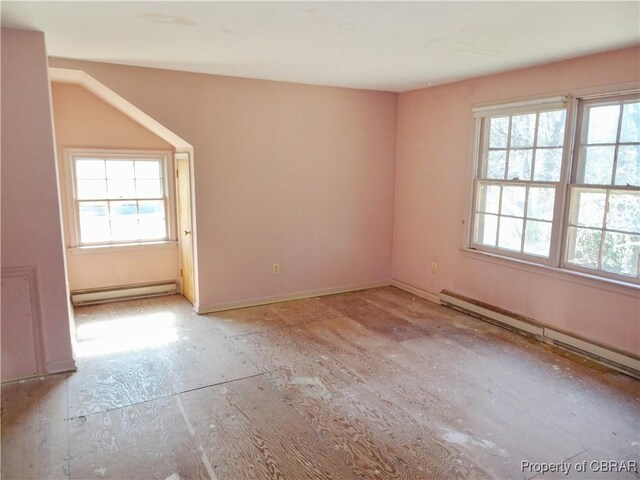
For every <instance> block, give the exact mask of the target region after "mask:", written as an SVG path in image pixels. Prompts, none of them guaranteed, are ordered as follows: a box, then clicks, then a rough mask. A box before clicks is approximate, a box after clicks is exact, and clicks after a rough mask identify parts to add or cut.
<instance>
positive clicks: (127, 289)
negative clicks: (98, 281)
mask: <svg viewBox="0 0 640 480" xmlns="http://www.w3.org/2000/svg"><path fill="white" fill-rule="evenodd" d="M177 291H178V288H177V284H176V282H175V281H174V280H167V281H164V282H153V283H138V284H134V285H121V286H116V287H105V288H92V289H87V290H75V291H73V292H71V303H72V304H73V305H74V306H80V305H94V304H98V303H107V302H117V301H120V300H131V299H134V298H143V297H154V296H158V295H172V294H174V293H176V292H177Z"/></svg>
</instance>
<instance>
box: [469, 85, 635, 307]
mask: <svg viewBox="0 0 640 480" xmlns="http://www.w3.org/2000/svg"><path fill="white" fill-rule="evenodd" d="M626 87H630V85H629V84H627V85H624V86H623V88H620V89H616V90H615V91H598V92H593V91H591V92H584V94H580V93H581V92H578V94H576V95H562V96H556V97H548V98H541V99H538V100H535V99H532V100H531V99H529V100H523V101H516V102H512V103H507V104H505V103H502V104H495V105H483V106H474V107H473V108H472V112H473V114H474V118H475V122H474V129H473V142H472V145H473V154H472V156H471V157H472V162H471V169H470V176H469V177H470V182H469V183H467V185H468V187H467V199H466V202H465V203H466V209H465V213H464V219H463V222H462V223H463V226H464V228H463V231H464V240H463V245H462V248H461V250H462V252H463V254H465V255H467V254H469V255H470V256H471V257H474V256H478V257H479V258H482V257H484V258H486V259H487V260H489V261H492V262H497V263H499V264H502V265H505V264H506V265H509V263H511V264H512V265H513V267H514V268H521V269H522V268H523V267H524V269H525V270H527V271H533V272H536V271H537V272H545V273H547V274H549V273H550V274H551V275H552V276H554V277H556V278H568V279H571V277H573V278H576V279H579V280H582V279H584V280H586V281H587V283H588V284H591V282H595V283H599V284H602V285H607V286H610V287H612V289H613V290H614V291H620V289H622V291H629V290H628V289H629V288H630V289H631V291H633V292H635V291H637V290H640V278H635V279H634V278H630V277H625V276H623V275H616V274H611V275H608V272H602V271H600V270H593V269H587V268H580V267H578V266H575V265H571V266H568V265H567V264H566V261H565V259H566V249H567V248H566V246H567V239H566V236H567V228H566V226H567V224H568V215H569V203H570V201H571V198H570V195H569V190H570V188H571V184H570V180H571V179H572V178H570V177H571V175H575V173H574V172H576V166H575V165H574V162H577V161H578V159H577V157H576V155H574V150H575V145H574V142H575V140H576V138H577V135H576V128H577V126H578V101H579V100H580V101H582V102H591V101H592V100H595V99H598V100H601V99H605V98H607V97H614V96H615V97H621V96H625V95H638V93H639V92H640V90H638V89H637V88H626ZM559 101H564V102H566V109H567V114H566V125H565V139H564V141H565V144H564V151H563V156H562V169H561V175H560V182H559V184H558V185H559V188H558V192H557V194H558V197H559V198H556V204H555V207H554V217H553V227H552V228H553V230H552V238H551V247H550V253H549V258H548V259H544V258H543V257H536V256H531V255H527V254H523V253H520V252H510V251H508V250H503V249H499V248H492V247H487V246H486V245H477V244H474V243H473V227H474V220H475V219H474V212H475V206H476V201H477V184H478V180H479V178H478V169H479V168H480V160H481V153H482V152H481V151H480V147H481V145H482V142H483V140H484V139H482V138H481V135H482V133H483V132H482V119H483V118H485V117H488V116H497V115H501V114H504V115H507V114H508V115H517V114H518V113H522V112H523V111H531V110H532V109H539V110H545V109H548V108H553V106H554V104H555V105H557V103H558V102H559ZM556 232H557V233H556ZM554 236H555V237H554ZM556 237H557V238H556ZM580 283H583V282H580ZM633 295H635V293H633Z"/></svg>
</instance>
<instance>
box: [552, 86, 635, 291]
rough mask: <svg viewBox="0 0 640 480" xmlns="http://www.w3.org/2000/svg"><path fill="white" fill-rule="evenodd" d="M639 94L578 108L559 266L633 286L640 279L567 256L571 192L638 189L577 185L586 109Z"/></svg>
mask: <svg viewBox="0 0 640 480" xmlns="http://www.w3.org/2000/svg"><path fill="white" fill-rule="evenodd" d="M638 93H640V91H638V90H637V91H631V92H629V91H626V92H613V93H610V94H602V95H594V96H590V97H583V98H580V102H581V105H580V107H579V108H578V107H577V106H576V112H575V122H574V124H573V127H572V130H573V135H572V141H573V142H574V144H572V145H571V158H570V161H569V162H568V163H570V165H571V172H570V173H571V175H570V178H567V181H566V184H565V189H564V190H565V195H566V198H565V205H564V217H563V219H562V220H563V224H562V230H563V236H562V244H561V246H562V256H561V258H560V262H559V264H558V265H559V268H560V269H563V270H570V271H571V270H572V271H575V272H578V273H582V274H586V275H592V276H595V277H601V278H606V279H610V280H613V281H617V282H624V283H629V284H631V285H640V277H638V278H635V279H633V278H630V277H628V276H625V275H619V274H616V273H612V272H607V271H605V270H595V269H591V268H585V267H581V266H579V265H575V264H573V263H570V262H568V261H567V256H568V239H567V237H568V230H569V229H568V226H569V216H570V214H571V205H570V202H571V190H572V189H574V188H603V189H607V190H635V189H636V188H637V187H628V186H624V185H615V184H611V185H591V184H581V183H577V179H578V173H580V172H579V169H580V167H581V166H580V146H579V145H575V141H576V140H581V139H582V135H583V134H584V125H583V124H582V119H583V117H584V110H585V107H586V106H588V105H592V104H598V103H601V102H602V101H603V100H607V99H612V101H614V102H618V101H620V100H624V99H625V98H637V96H638ZM576 103H577V102H576ZM578 127H581V130H580V131H578ZM618 128H620V125H619V126H618ZM578 143H580V142H578ZM612 175H613V172H612ZM605 215H606V214H605ZM601 231H602V232H603V234H604V232H605V230H604V229H603V230H601Z"/></svg>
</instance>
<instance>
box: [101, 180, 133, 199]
mask: <svg viewBox="0 0 640 480" xmlns="http://www.w3.org/2000/svg"><path fill="white" fill-rule="evenodd" d="M107 188H108V190H109V198H135V196H136V187H135V183H134V181H133V178H114V179H109V180H107Z"/></svg>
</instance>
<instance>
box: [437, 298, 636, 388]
mask: <svg viewBox="0 0 640 480" xmlns="http://www.w3.org/2000/svg"><path fill="white" fill-rule="evenodd" d="M440 303H441V304H442V305H446V306H447V307H451V308H454V309H456V310H459V311H461V312H464V313H466V314H468V315H471V316H474V317H476V318H480V319H482V320H485V321H487V322H490V323H493V324H496V325H498V326H500V327H503V328H507V329H509V330H513V331H517V332H519V333H524V334H526V335H530V336H533V337H535V338H536V339H538V340H540V341H543V342H546V343H550V344H553V345H557V346H559V347H561V348H564V349H566V350H570V351H572V352H574V353H577V354H579V355H582V356H586V357H588V358H590V359H592V360H595V361H596V362H598V363H602V364H604V365H607V366H609V367H611V368H614V369H615V370H618V371H620V372H622V373H625V374H627V375H630V376H632V377H635V378H638V379H640V356H639V355H637V354H634V353H631V352H626V351H623V350H620V349H618V348H615V347H611V346H609V345H605V344H602V343H597V342H594V341H593V340H589V339H586V338H582V337H579V336H577V335H575V334H573V333H569V332H565V331H562V330H559V329H557V328H554V327H550V326H548V325H546V324H544V323H541V322H538V321H536V320H534V319H532V318H529V317H525V316H523V315H519V314H517V313H513V312H510V311H508V310H504V309H502V308H499V307H496V306H494V305H490V304H487V303H484V302H480V301H478V300H475V299H473V298H469V297H465V296H463V295H460V294H458V293H455V292H451V291H449V290H442V292H440Z"/></svg>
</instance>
